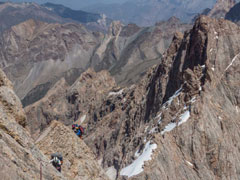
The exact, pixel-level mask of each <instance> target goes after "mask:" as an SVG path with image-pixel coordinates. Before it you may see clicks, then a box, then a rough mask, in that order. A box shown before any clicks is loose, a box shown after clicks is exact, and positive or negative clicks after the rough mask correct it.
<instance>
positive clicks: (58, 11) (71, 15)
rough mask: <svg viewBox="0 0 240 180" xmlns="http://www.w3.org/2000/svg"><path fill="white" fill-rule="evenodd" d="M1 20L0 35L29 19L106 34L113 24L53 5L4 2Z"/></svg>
mask: <svg viewBox="0 0 240 180" xmlns="http://www.w3.org/2000/svg"><path fill="white" fill-rule="evenodd" d="M0 18H1V24H0V33H2V32H3V31H5V30H7V29H9V28H11V27H12V26H14V25H17V24H19V23H22V22H24V21H27V20H29V19H34V20H36V21H43V22H47V23H60V24H63V23H81V24H84V25H85V26H86V27H87V28H89V29H91V30H96V31H104V32H105V31H106V30H107V27H108V25H109V23H110V22H111V20H110V19H108V18H106V17H105V16H103V15H100V14H93V13H88V12H85V11H74V10H72V9H70V8H67V7H65V6H61V5H57V4H52V3H48V4H45V5H39V4H37V3H34V2H25V3H13V2H3V3H1V4H0Z"/></svg>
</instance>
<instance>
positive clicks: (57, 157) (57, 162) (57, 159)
mask: <svg viewBox="0 0 240 180" xmlns="http://www.w3.org/2000/svg"><path fill="white" fill-rule="evenodd" d="M49 163H52V165H53V166H54V167H55V168H56V169H57V170H58V171H59V172H61V166H62V164H63V157H62V155H61V154H59V153H53V154H52V155H51V160H50V161H49Z"/></svg>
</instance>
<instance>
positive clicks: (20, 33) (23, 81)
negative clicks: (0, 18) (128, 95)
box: [0, 18, 191, 106]
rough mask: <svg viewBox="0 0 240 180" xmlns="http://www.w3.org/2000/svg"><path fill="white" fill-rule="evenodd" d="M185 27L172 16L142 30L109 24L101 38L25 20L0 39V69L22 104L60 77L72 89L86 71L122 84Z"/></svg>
mask: <svg viewBox="0 0 240 180" xmlns="http://www.w3.org/2000/svg"><path fill="white" fill-rule="evenodd" d="M190 27H191V26H189V25H187V24H182V23H181V22H180V21H179V20H178V19H177V18H171V19H169V21H166V22H160V23H157V24H156V25H155V26H153V27H145V28H140V27H138V26H136V25H134V24H130V25H127V26H124V25H122V24H121V23H120V22H113V23H112V24H111V25H110V27H109V32H108V33H107V34H103V33H101V32H92V31H90V30H88V29H86V28H85V27H84V26H83V25H80V24H76V23H66V24H57V23H56V24H51V23H46V22H41V21H36V20H33V19H30V20H28V21H25V22H22V23H20V24H18V25H15V26H12V27H11V28H10V29H9V30H6V31H5V32H4V33H2V34H1V35H0V40H1V41H0V47H1V49H0V67H1V68H2V69H3V71H4V72H5V73H6V75H7V77H8V78H9V79H10V80H11V81H12V82H13V84H14V90H15V91H16V93H17V95H18V96H19V98H20V99H21V101H22V103H23V105H24V106H27V105H29V104H32V103H34V102H36V101H37V100H39V99H41V98H42V97H43V96H44V95H45V94H46V93H47V91H48V90H49V89H50V88H51V87H52V86H53V85H54V84H55V83H56V82H57V81H58V80H60V79H61V78H62V77H64V78H65V80H66V82H67V83H68V84H69V85H72V84H73V83H74V81H75V80H76V79H77V78H78V77H79V75H80V74H81V73H82V72H84V71H85V70H87V69H88V68H90V67H92V68H94V69H95V70H96V71H101V70H109V71H110V72H111V74H112V75H113V76H114V77H115V78H116V80H117V83H118V84H120V85H121V86H125V85H129V84H133V83H134V82H137V81H138V80H139V79H140V78H141V76H142V75H143V74H144V73H145V72H146V70H147V69H148V68H149V67H151V66H152V65H154V64H156V63H157V62H158V61H159V59H161V57H162V54H163V52H164V51H165V50H166V49H167V48H168V46H169V44H170V42H171V40H172V37H173V35H174V33H175V32H176V31H181V32H183V31H185V30H186V29H189V28H190ZM136 67H138V68H136Z"/></svg>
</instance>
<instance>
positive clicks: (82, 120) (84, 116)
mask: <svg viewBox="0 0 240 180" xmlns="http://www.w3.org/2000/svg"><path fill="white" fill-rule="evenodd" d="M86 117H87V116H86V114H84V115H83V116H82V117H81V118H80V122H81V123H83V122H84V121H85V119H86Z"/></svg>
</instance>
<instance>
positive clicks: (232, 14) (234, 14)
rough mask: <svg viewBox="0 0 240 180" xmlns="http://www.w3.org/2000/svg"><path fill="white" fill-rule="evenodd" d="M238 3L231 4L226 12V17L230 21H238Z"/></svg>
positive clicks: (239, 4)
mask: <svg viewBox="0 0 240 180" xmlns="http://www.w3.org/2000/svg"><path fill="white" fill-rule="evenodd" d="M239 9H240V3H237V4H236V5H235V6H233V7H232V8H231V9H230V10H229V12H228V13H227V14H226V17H225V18H226V19H227V20H230V21H232V22H235V23H238V24H239V22H240V15H239Z"/></svg>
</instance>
